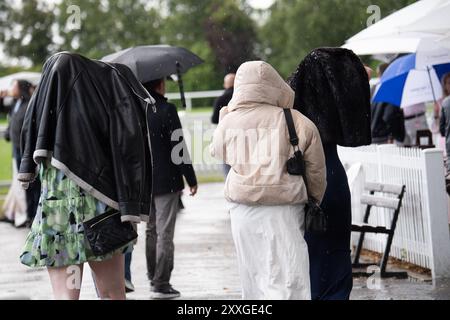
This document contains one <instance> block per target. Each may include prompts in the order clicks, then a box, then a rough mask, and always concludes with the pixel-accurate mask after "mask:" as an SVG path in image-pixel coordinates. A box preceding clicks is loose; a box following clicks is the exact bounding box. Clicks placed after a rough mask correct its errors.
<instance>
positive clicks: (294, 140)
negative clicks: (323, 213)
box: [283, 108, 311, 198]
mask: <svg viewBox="0 0 450 320" xmlns="http://www.w3.org/2000/svg"><path fill="white" fill-rule="evenodd" d="M283 111H284V117H285V118H286V123H287V128H288V131H289V142H290V143H291V145H292V146H293V147H294V152H300V153H302V151H301V150H300V147H299V146H298V144H299V139H298V136H297V131H296V130H295V124H294V119H293V118H292V112H291V109H288V108H284V109H283ZM301 161H302V162H303V167H304V168H305V171H306V164H305V161H304V159H303V157H301ZM302 177H303V182H304V183H305V187H306V193H307V194H308V198H311V196H310V193H309V188H308V179H307V178H306V172H305V174H304V175H303V176H302Z"/></svg>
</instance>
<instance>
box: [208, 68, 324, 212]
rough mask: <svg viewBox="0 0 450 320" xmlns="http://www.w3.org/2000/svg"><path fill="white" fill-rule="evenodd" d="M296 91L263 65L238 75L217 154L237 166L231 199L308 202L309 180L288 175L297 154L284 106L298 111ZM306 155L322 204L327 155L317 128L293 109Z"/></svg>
mask: <svg viewBox="0 0 450 320" xmlns="http://www.w3.org/2000/svg"><path fill="white" fill-rule="evenodd" d="M293 103H294V92H293V90H292V89H291V88H290V87H289V86H288V85H287V84H286V83H285V82H284V80H283V79H282V78H281V76H280V75H279V74H278V73H277V71H276V70H275V69H274V68H273V67H272V66H271V65H269V64H268V63H265V62H262V61H252V62H246V63H244V64H243V65H241V67H240V68H239V70H238V72H237V74H236V80H235V86H234V94H233V98H232V100H231V101H230V103H229V105H228V106H227V107H224V108H222V110H221V115H220V118H221V120H220V122H219V125H218V127H217V129H216V131H215V133H214V137H213V141H212V144H211V146H210V152H211V155H212V156H213V157H215V158H217V159H219V160H222V161H223V162H225V163H227V164H229V165H231V167H232V169H231V170H230V173H229V175H228V177H227V181H226V183H225V197H226V199H227V200H229V201H231V202H236V203H241V204H246V205H269V206H270V205H285V204H304V203H306V201H307V192H306V188H305V184H304V182H303V178H302V177H300V176H293V175H290V174H288V172H287V168H286V162H287V160H288V159H289V158H290V157H292V156H293V154H294V150H293V147H292V146H291V145H290V143H289V133H288V129H287V125H286V120H285V117H284V112H283V108H290V109H292V107H293ZM291 112H292V116H293V118H294V123H295V127H296V131H297V135H298V137H299V140H300V144H299V146H300V149H301V151H302V152H303V154H304V158H305V163H306V171H307V178H308V185H309V189H310V193H311V196H313V197H314V198H315V199H317V200H319V201H321V200H322V198H323V195H324V193H325V188H326V176H325V175H326V168H325V157H324V152H323V147H322V142H321V140H320V135H319V132H318V130H317V128H316V126H315V125H314V124H313V123H312V122H311V121H310V120H309V119H307V118H306V117H305V116H303V115H302V114H301V113H300V112H298V111H296V110H293V109H292V110H291Z"/></svg>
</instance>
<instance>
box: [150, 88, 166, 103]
mask: <svg viewBox="0 0 450 320" xmlns="http://www.w3.org/2000/svg"><path fill="white" fill-rule="evenodd" d="M149 93H150V95H151V96H152V97H153V98H154V99H155V100H156V101H157V102H161V101H163V102H166V101H167V98H166V97H164V96H163V95H161V94H159V93H158V92H156V91H154V90H150V91H149Z"/></svg>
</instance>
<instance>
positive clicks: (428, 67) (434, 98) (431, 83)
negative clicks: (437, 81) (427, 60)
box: [427, 66, 437, 103]
mask: <svg viewBox="0 0 450 320" xmlns="http://www.w3.org/2000/svg"><path fill="white" fill-rule="evenodd" d="M430 69H431V68H430V66H427V71H428V78H429V79H430V86H431V93H432V94H433V100H434V103H437V99H436V93H435V92H434V87H433V80H432V79H431V73H430Z"/></svg>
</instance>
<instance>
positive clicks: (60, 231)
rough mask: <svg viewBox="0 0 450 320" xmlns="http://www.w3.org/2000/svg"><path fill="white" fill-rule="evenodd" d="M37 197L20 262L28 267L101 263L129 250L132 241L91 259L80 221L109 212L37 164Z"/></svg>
mask: <svg viewBox="0 0 450 320" xmlns="http://www.w3.org/2000/svg"><path fill="white" fill-rule="evenodd" d="M40 178H41V183H42V189H41V197H40V200H39V206H38V209H37V212H36V217H35V219H34V221H33V225H32V227H31V231H30V233H29V234H28V236H27V239H26V241H25V246H24V249H23V253H22V255H21V256H20V261H21V262H22V263H23V264H25V265H27V266H29V267H64V266H70V265H78V264H82V263H84V262H88V261H103V260H107V259H109V258H111V257H112V256H113V255H114V254H117V253H120V252H121V253H128V252H131V251H132V250H133V242H130V243H129V244H127V245H126V246H124V247H123V248H121V249H118V250H117V251H115V252H113V253H110V254H108V255H106V256H95V255H94V254H93V253H92V251H91V249H90V246H89V243H88V241H87V239H86V237H85V235H84V229H83V222H85V221H88V220H90V219H92V218H94V217H96V216H98V215H100V214H103V213H105V212H107V211H109V210H110V208H109V207H108V206H107V205H106V204H104V203H103V202H101V201H99V200H97V199H95V198H94V197H93V196H91V195H89V194H88V193H87V192H84V191H83V190H82V189H81V188H80V187H78V186H77V185H76V184H75V182H73V181H72V180H70V179H69V178H68V177H67V176H66V175H65V174H64V173H63V172H62V171H60V170H58V169H56V168H54V167H53V166H51V165H50V164H49V163H45V164H42V165H41V169H40Z"/></svg>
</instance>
